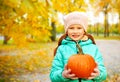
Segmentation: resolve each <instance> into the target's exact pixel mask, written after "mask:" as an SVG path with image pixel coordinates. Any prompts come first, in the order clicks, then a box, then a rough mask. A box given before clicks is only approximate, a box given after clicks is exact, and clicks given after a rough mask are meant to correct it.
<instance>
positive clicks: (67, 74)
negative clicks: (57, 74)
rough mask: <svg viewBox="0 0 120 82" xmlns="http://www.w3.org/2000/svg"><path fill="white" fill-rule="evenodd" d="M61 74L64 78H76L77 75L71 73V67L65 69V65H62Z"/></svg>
mask: <svg viewBox="0 0 120 82" xmlns="http://www.w3.org/2000/svg"><path fill="white" fill-rule="evenodd" d="M62 76H63V77H64V78H69V79H78V77H76V76H75V74H71V69H67V65H65V67H64V71H63V72H62Z"/></svg>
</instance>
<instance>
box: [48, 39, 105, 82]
mask: <svg viewBox="0 0 120 82" xmlns="http://www.w3.org/2000/svg"><path fill="white" fill-rule="evenodd" d="M78 43H79V45H80V46H81V47H82V50H83V53H84V54H90V55H91V56H93V57H94V59H95V61H96V62H97V63H98V68H99V70H100V75H99V76H98V77H96V78H94V79H92V80H88V79H82V82H102V81H103V80H105V79H106V77H107V72H106V68H105V66H104V63H103V58H102V55H101V53H100V51H99V50H98V47H97V46H96V45H95V44H93V43H92V40H90V39H88V40H87V41H81V40H80V41H78ZM77 52H78V49H77V48H76V43H75V42H74V41H72V40H71V39H70V38H69V37H67V38H66V39H63V40H62V43H61V45H60V46H59V47H58V49H57V52H56V55H55V57H54V60H53V63H52V67H51V71H50V75H49V76H50V79H51V81H52V82H79V81H78V79H76V80H71V79H68V78H64V77H63V76H62V72H63V70H64V65H65V64H67V61H68V59H69V57H70V56H72V55H73V54H76V53H77Z"/></svg>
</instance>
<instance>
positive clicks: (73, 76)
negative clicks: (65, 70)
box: [68, 74, 78, 79]
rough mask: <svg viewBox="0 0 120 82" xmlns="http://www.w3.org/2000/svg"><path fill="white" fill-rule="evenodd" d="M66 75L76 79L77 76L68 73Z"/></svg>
mask: <svg viewBox="0 0 120 82" xmlns="http://www.w3.org/2000/svg"><path fill="white" fill-rule="evenodd" d="M68 76H69V78H71V79H77V78H78V77H76V76H75V74H69V75H68Z"/></svg>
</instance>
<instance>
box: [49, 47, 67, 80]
mask: <svg viewBox="0 0 120 82" xmlns="http://www.w3.org/2000/svg"><path fill="white" fill-rule="evenodd" d="M63 70H64V63H63V58H62V54H61V51H60V48H58V49H57V52H56V56H55V57H54V59H53V62H52V67H51V71H50V75H49V76H50V79H51V81H52V82H64V81H68V80H69V79H67V78H64V77H63V76H62V72H63Z"/></svg>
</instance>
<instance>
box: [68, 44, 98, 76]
mask: <svg viewBox="0 0 120 82" xmlns="http://www.w3.org/2000/svg"><path fill="white" fill-rule="evenodd" d="M77 48H78V50H79V53H78V54H75V55H73V56H71V57H70V58H69V60H68V64H67V68H70V69H71V73H73V74H75V75H76V76H77V77H79V78H88V77H89V76H90V75H91V73H92V72H93V71H94V68H95V67H96V63H95V60H94V58H93V57H92V56H90V55H88V54H83V52H82V49H81V48H80V45H78V44H77Z"/></svg>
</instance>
